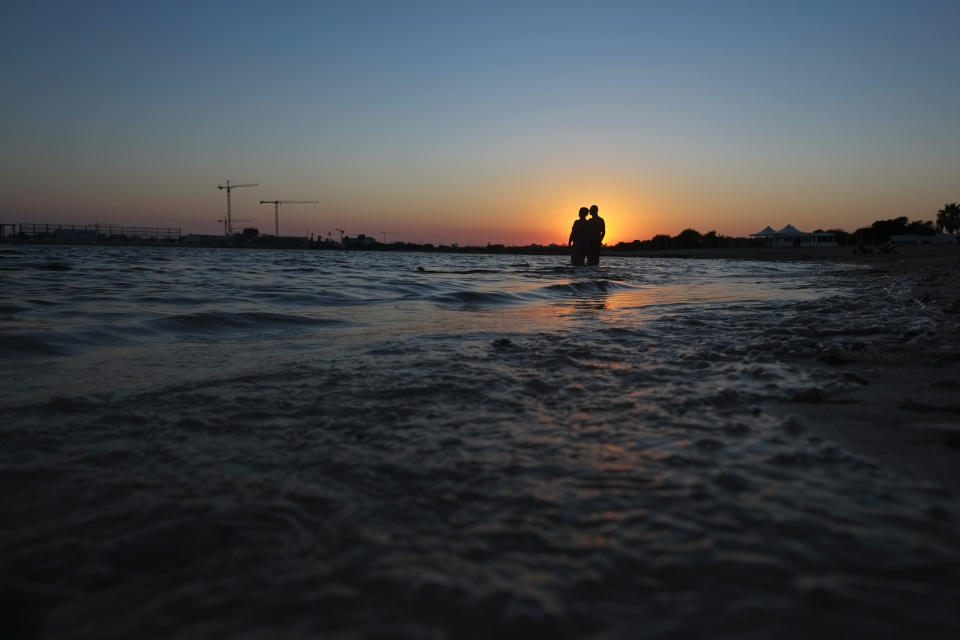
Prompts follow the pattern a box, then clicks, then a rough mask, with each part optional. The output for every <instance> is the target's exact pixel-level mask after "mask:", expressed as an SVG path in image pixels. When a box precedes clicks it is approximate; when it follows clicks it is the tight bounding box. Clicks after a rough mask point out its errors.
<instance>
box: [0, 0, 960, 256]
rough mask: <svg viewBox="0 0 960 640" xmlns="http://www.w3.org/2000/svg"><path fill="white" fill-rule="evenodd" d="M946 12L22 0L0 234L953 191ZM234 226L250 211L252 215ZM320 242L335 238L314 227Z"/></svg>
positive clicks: (759, 217)
mask: <svg viewBox="0 0 960 640" xmlns="http://www.w3.org/2000/svg"><path fill="white" fill-rule="evenodd" d="M958 25H960V2H957V0H952V1H923V0H921V1H917V2H886V1H882V0H881V1H873V2H786V3H779V2H778V3H772V2H722V1H715V2H692V1H691V2H683V1H680V2H662V3H661V2H630V3H614V2H589V3H588V2H526V3H524V2H510V3H497V2H483V3H466V2H324V3H301V2H272V3H263V2H258V3H244V2H230V3H227V2H206V3H204V2H189V3H177V2H167V3H163V4H162V5H160V4H159V3H157V4H150V5H146V4H141V3H130V2H54V3H51V2H29V3H21V2H17V3H13V4H12V5H11V4H7V5H5V9H4V10H3V20H2V26H0V52H2V57H0V69H2V78H3V83H2V85H3V88H4V89H3V99H2V102H0V127H2V130H0V134H2V139H3V147H2V155H0V182H2V185H3V190H4V194H5V197H4V198H3V202H2V205H0V221H3V222H52V223H58V222H67V223H69V222H79V223H88V222H100V223H125V224H146V225H155V226H181V227H183V228H184V231H185V232H210V233H215V232H218V231H221V230H222V226H221V225H219V224H218V223H217V219H218V218H220V217H222V216H223V214H224V211H225V197H224V195H223V193H221V192H219V191H217V189H216V186H217V185H218V184H220V183H222V182H223V181H224V180H226V179H227V178H230V179H231V180H233V181H234V182H241V181H242V182H257V183H259V184H260V185H261V186H260V187H259V188H256V189H243V190H237V191H235V192H234V217H236V218H240V219H252V220H254V223H253V224H254V225H255V226H257V227H259V228H260V229H261V230H264V231H271V232H272V228H273V208H272V206H270V205H263V206H260V205H258V204H257V203H258V201H259V200H272V199H275V198H282V199H297V200H314V199H316V200H319V201H320V204H318V205H299V206H295V207H294V206H290V207H287V208H286V209H281V221H280V223H281V233H282V234H298V235H302V234H305V233H306V231H307V230H308V229H309V231H311V232H314V233H322V234H324V235H325V234H326V233H327V232H328V231H332V230H333V229H334V227H344V228H346V229H347V232H348V233H349V234H356V233H368V234H377V235H378V236H379V234H380V232H382V231H391V232H395V233H393V234H392V235H391V236H390V237H391V239H406V240H419V241H433V242H449V241H458V242H460V243H468V242H469V243H484V242H487V241H489V242H505V243H508V244H514V243H517V244H524V243H527V242H531V241H534V242H551V241H556V242H564V241H565V239H566V235H567V234H568V232H569V224H570V222H571V221H572V219H573V218H574V217H575V214H576V210H577V209H578V208H579V207H580V206H581V205H584V204H587V205H589V204H592V203H597V204H599V205H600V207H601V214H602V215H604V216H605V217H606V218H607V221H608V225H609V227H610V231H611V233H610V235H611V237H610V240H611V241H613V242H616V241H619V240H632V239H634V238H640V239H643V238H649V237H651V236H653V235H654V234H656V233H669V234H676V233H678V232H679V231H681V230H682V229H684V228H686V227H693V228H696V229H698V230H700V231H704V232H705V231H707V230H710V229H715V230H717V231H718V232H720V233H724V234H728V235H741V234H747V233H750V232H753V231H756V230H758V229H760V228H761V227H763V226H765V225H767V224H770V225H772V226H775V227H778V226H782V225H784V224H786V223H788V222H790V223H793V224H794V225H796V226H798V227H800V228H801V229H810V230H812V229H813V228H817V227H822V228H833V227H841V228H846V229H848V230H852V229H854V228H856V227H858V226H862V225H865V224H869V223H870V222H872V221H873V220H876V219H878V218H888V217H893V216H898V215H906V216H909V217H910V218H924V219H932V218H934V217H935V215H936V211H937V209H939V208H940V207H942V206H943V204H944V203H945V202H952V201H956V200H960V36H958V33H957V26H958ZM245 224H247V223H245ZM335 235H336V234H335Z"/></svg>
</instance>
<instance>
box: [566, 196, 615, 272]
mask: <svg viewBox="0 0 960 640" xmlns="http://www.w3.org/2000/svg"><path fill="white" fill-rule="evenodd" d="M599 211H600V209H598V208H597V205H593V206H592V207H590V208H589V209H587V208H586V207H580V219H579V220H576V221H574V223H573V229H571V230H570V242H569V245H570V246H572V247H573V255H572V256H571V257H570V264H572V265H575V266H580V267H582V266H583V264H584V259H586V263H587V264H600V245H601V244H602V243H603V236H605V235H607V226H606V224H605V223H604V222H603V218H601V217H600V214H599V213H598V212H599ZM588 213H589V214H590V216H591V217H590V219H589V220H587V214H588Z"/></svg>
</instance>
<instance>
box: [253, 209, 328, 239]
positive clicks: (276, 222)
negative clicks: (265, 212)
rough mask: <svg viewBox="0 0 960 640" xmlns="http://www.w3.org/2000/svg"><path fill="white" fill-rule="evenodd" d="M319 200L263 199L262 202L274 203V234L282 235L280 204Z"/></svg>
mask: <svg viewBox="0 0 960 640" xmlns="http://www.w3.org/2000/svg"><path fill="white" fill-rule="evenodd" d="M318 202H320V201H319V200H261V201H260V204H272V205H273V234H274V235H275V236H276V237H278V238H279V237H280V205H282V204H316V203H318Z"/></svg>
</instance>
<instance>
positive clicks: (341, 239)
mask: <svg viewBox="0 0 960 640" xmlns="http://www.w3.org/2000/svg"><path fill="white" fill-rule="evenodd" d="M333 230H334V231H339V232H340V244H343V229H337V228H336V227H334V228H333Z"/></svg>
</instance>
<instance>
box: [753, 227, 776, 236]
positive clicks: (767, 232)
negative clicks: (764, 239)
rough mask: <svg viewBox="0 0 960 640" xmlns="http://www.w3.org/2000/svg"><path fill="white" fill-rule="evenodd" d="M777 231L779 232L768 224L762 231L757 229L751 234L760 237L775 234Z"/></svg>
mask: <svg viewBox="0 0 960 640" xmlns="http://www.w3.org/2000/svg"><path fill="white" fill-rule="evenodd" d="M776 233H777V232H776V231H774V230H773V227H771V226H770V225H767V226H766V227H764V228H763V230H762V231H757V232H756V233H751V234H750V235H751V236H754V237H759V236H772V235H775V234H776Z"/></svg>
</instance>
